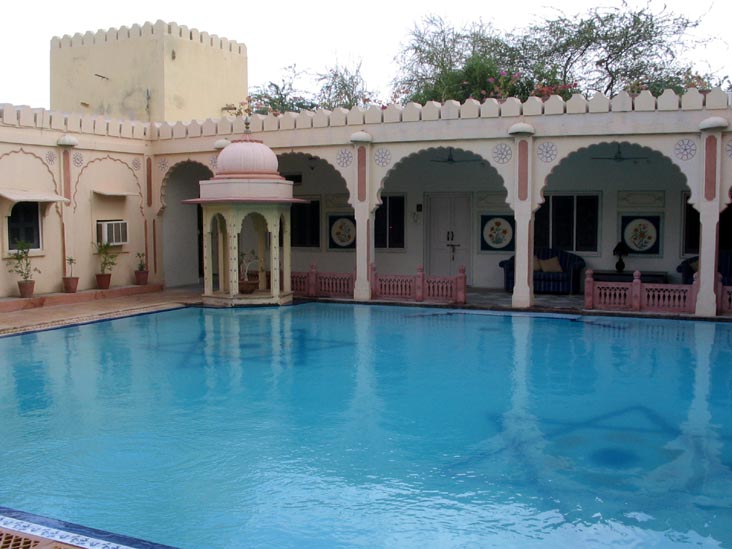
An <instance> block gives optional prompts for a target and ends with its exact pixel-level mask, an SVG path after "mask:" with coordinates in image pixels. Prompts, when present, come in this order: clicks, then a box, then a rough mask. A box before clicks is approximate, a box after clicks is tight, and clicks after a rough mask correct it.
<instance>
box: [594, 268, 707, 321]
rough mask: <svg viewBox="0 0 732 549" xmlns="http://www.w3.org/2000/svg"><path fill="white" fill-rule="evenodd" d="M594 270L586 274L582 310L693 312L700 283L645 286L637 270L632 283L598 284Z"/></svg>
mask: <svg viewBox="0 0 732 549" xmlns="http://www.w3.org/2000/svg"><path fill="white" fill-rule="evenodd" d="M592 275H593V271H592V270H591V269H588V270H587V273H586V275H585V308H586V309H604V310H610V311H648V312H656V313H693V312H694V309H695V307H696V293H697V291H698V288H699V283H698V282H697V281H696V278H695V280H694V283H693V284H691V285H689V284H646V283H644V282H641V273H640V271H635V272H634V273H633V282H598V281H596V280H594V279H593V276H592Z"/></svg>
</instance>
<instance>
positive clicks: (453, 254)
mask: <svg viewBox="0 0 732 549" xmlns="http://www.w3.org/2000/svg"><path fill="white" fill-rule="evenodd" d="M470 206H471V204H470V194H432V195H428V196H427V214H428V216H429V223H428V228H427V254H428V261H427V265H428V269H427V274H428V275H430V276H456V275H457V274H458V269H459V268H460V266H461V265H464V266H465V272H466V274H467V275H468V283H470V272H471V269H470V259H471V256H472V254H471V253H470V251H471V249H472V247H471V239H470V234H471V230H470V228H471V218H472V217H471V215H470V211H471V208H470Z"/></svg>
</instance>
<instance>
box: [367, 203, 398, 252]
mask: <svg viewBox="0 0 732 549" xmlns="http://www.w3.org/2000/svg"><path fill="white" fill-rule="evenodd" d="M381 200H382V203H381V206H379V208H378V209H377V210H376V213H375V215H374V245H375V246H376V247H377V248H404V196H402V195H399V196H383V197H382V198H381Z"/></svg>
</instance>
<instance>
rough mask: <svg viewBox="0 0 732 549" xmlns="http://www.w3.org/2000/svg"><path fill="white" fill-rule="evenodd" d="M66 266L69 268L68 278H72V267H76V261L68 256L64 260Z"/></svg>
mask: <svg viewBox="0 0 732 549" xmlns="http://www.w3.org/2000/svg"><path fill="white" fill-rule="evenodd" d="M66 264H67V265H68V266H69V276H74V265H76V259H74V258H73V257H71V256H69V257H67V258H66Z"/></svg>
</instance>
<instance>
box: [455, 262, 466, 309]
mask: <svg viewBox="0 0 732 549" xmlns="http://www.w3.org/2000/svg"><path fill="white" fill-rule="evenodd" d="M458 273H459V274H458V275H457V281H456V282H457V284H456V286H457V291H456V294H457V295H456V298H457V302H458V303H460V304H461V305H464V304H465V302H466V301H467V299H466V296H465V288H466V286H467V280H468V277H467V276H466V275H465V266H464V265H460V269H459V270H458Z"/></svg>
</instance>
